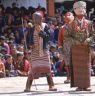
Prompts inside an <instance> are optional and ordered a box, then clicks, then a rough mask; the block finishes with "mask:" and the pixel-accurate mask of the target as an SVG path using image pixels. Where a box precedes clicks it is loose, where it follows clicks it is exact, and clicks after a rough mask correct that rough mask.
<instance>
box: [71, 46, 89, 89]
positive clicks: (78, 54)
mask: <svg viewBox="0 0 95 96" xmlns="http://www.w3.org/2000/svg"><path fill="white" fill-rule="evenodd" d="M71 51H72V56H71V57H72V66H73V68H72V69H73V80H74V81H73V85H72V86H73V87H80V88H88V87H90V58H89V57H90V55H89V47H88V46H87V45H74V46H72V50H71ZM71 83H72V82H71ZM72 86H71V87H72Z"/></svg>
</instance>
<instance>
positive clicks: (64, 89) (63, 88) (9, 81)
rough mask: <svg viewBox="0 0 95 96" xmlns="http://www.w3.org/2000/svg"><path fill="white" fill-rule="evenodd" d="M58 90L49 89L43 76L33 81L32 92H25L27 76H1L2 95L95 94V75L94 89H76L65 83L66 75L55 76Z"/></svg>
mask: <svg viewBox="0 0 95 96" xmlns="http://www.w3.org/2000/svg"><path fill="white" fill-rule="evenodd" d="M53 79H54V82H55V87H56V88H57V89H58V90H57V91H48V85H47V80H46V78H45V77H41V78H39V79H36V80H34V81H33V85H32V87H31V92H26V93H25V92H24V91H23V90H24V88H25V84H26V80H27V77H9V78H0V96H95V77H91V89H92V91H86V92H85V91H81V92H79V91H75V89H76V88H70V84H64V80H65V79H66V77H53Z"/></svg>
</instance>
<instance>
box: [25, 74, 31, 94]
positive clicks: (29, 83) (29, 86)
mask: <svg viewBox="0 0 95 96" xmlns="http://www.w3.org/2000/svg"><path fill="white" fill-rule="evenodd" d="M32 82H33V78H29V76H28V78H27V82H26V88H25V90H24V92H29V91H30V88H31V85H32Z"/></svg>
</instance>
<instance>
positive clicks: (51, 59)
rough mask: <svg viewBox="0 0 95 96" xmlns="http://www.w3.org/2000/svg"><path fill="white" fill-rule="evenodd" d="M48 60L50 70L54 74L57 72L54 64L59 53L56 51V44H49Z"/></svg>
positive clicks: (57, 60) (56, 62)
mask: <svg viewBox="0 0 95 96" xmlns="http://www.w3.org/2000/svg"><path fill="white" fill-rule="evenodd" d="M49 62H50V64H51V70H52V72H53V73H54V74H57V68H56V64H58V62H59V53H58V52H57V48H56V45H54V44H51V45H50V49H49Z"/></svg>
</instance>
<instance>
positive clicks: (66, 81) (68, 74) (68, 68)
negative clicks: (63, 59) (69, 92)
mask: <svg viewBox="0 0 95 96" xmlns="http://www.w3.org/2000/svg"><path fill="white" fill-rule="evenodd" d="M65 70H66V72H67V80H65V81H64V83H65V84H67V83H70V67H69V66H66V67H65Z"/></svg>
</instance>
